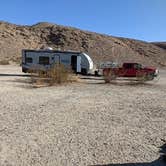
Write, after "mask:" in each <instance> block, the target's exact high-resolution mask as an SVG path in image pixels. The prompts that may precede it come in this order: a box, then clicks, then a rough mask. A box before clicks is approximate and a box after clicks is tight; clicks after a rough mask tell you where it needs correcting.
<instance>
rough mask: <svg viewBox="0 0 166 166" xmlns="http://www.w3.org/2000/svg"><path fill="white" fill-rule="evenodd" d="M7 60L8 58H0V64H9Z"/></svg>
mask: <svg viewBox="0 0 166 166" xmlns="http://www.w3.org/2000/svg"><path fill="white" fill-rule="evenodd" d="M9 64H10V63H9V61H8V60H1V61H0V65H9Z"/></svg>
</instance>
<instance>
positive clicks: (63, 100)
mask: <svg viewBox="0 0 166 166" xmlns="http://www.w3.org/2000/svg"><path fill="white" fill-rule="evenodd" d="M26 80H27V78H26V77H25V75H24V74H22V73H21V68H20V67H17V66H0V166H9V165H10V166H77V165H78V166H84V165H104V164H110V165H113V166H118V165H122V166H128V165H129V166H131V165H134V164H135V165H136V166H137V165H138V166H141V165H146V166H151V165H155V166H164V165H165V164H164V163H163V162H162V161H161V160H160V159H159V157H160V153H159V150H160V148H159V147H160V146H162V145H164V144H165V143H166V142H165V141H166V71H164V70H162V71H161V74H160V79H159V81H158V82H155V83H149V84H145V85H128V84H118V83H117V84H113V85H111V84H104V83H103V81H102V80H91V79H84V82H83V83H74V84H70V85H62V86H55V87H45V88H31V87H30V85H29V84H28V83H26ZM129 163H130V164H129Z"/></svg>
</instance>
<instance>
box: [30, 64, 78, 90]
mask: <svg viewBox="0 0 166 166" xmlns="http://www.w3.org/2000/svg"><path fill="white" fill-rule="evenodd" d="M29 73H31V77H30V78H31V82H32V83H33V84H34V85H35V86H37V87H38V86H52V85H55V84H63V83H69V82H76V81H77V80H78V78H77V76H76V74H74V73H73V72H72V70H71V69H70V68H66V67H65V66H64V65H63V64H54V65H52V67H51V68H50V69H49V70H47V71H44V70H35V69H31V70H30V71H29Z"/></svg>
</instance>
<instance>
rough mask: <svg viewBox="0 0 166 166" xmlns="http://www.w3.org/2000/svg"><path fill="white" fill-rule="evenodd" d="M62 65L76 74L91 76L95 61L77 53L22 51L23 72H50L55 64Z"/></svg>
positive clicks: (50, 50) (84, 54)
mask: <svg viewBox="0 0 166 166" xmlns="http://www.w3.org/2000/svg"><path fill="white" fill-rule="evenodd" d="M56 63H60V64H63V65H64V66H65V67H66V68H67V67H69V68H71V69H72V70H73V71H74V72H75V73H80V74H90V73H91V72H92V70H93V61H92V59H91V58H90V56H89V55H87V54H86V53H82V52H75V51H58V50H52V49H50V48H49V49H45V50H42V49H40V50H29V49H24V50H22V71H23V72H25V73H26V72H28V71H30V70H31V69H33V70H40V69H41V70H44V71H46V70H48V69H50V68H51V66H52V65H53V64H56Z"/></svg>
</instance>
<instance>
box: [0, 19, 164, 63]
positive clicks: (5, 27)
mask: <svg viewBox="0 0 166 166" xmlns="http://www.w3.org/2000/svg"><path fill="white" fill-rule="evenodd" d="M43 45H44V46H49V47H52V48H54V49H61V50H75V51H83V52H86V53H88V54H89V55H90V56H91V57H92V59H93V60H94V61H95V62H96V63H99V62H101V61H106V60H109V61H110V60H113V61H118V62H123V61H137V62H141V63H144V64H148V65H160V66H161V65H162V66H166V50H165V49H164V48H163V47H160V46H158V45H157V44H153V43H147V42H143V41H139V40H133V39H127V38H118V37H112V36H107V35H103V34H97V33H93V32H88V31H82V30H79V29H76V28H71V27H64V26H59V25H55V24H50V23H38V24H35V25H32V26H19V25H14V24H10V23H6V22H0V61H3V60H7V61H18V60H19V59H20V57H21V50H22V49H25V48H26V49H39V48H41V47H42V46H43Z"/></svg>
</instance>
